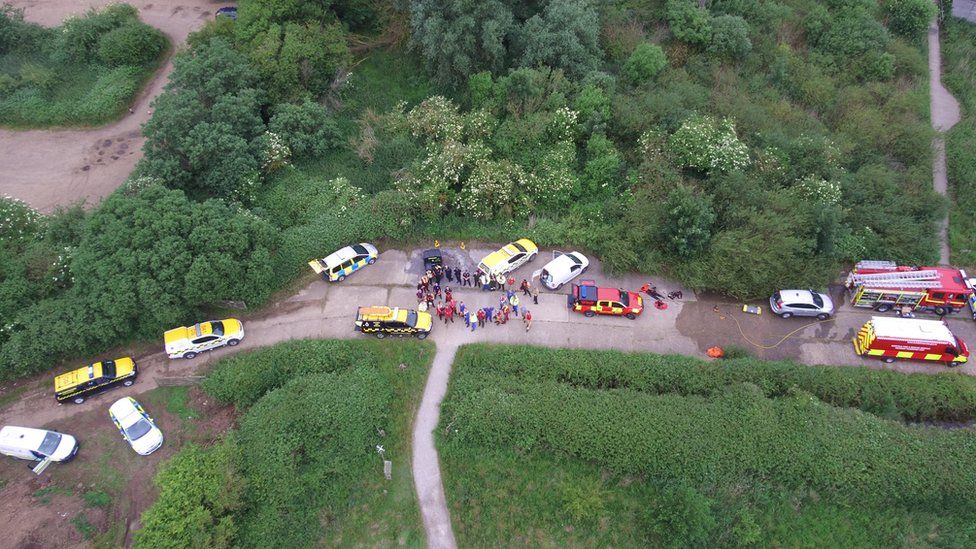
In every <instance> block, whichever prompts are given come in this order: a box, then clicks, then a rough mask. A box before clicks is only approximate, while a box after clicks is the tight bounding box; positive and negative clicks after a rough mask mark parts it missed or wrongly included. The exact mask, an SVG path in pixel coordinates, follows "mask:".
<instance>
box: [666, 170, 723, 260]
mask: <svg viewBox="0 0 976 549" xmlns="http://www.w3.org/2000/svg"><path fill="white" fill-rule="evenodd" d="M664 211H665V217H664V222H663V223H662V224H661V230H662V234H661V241H662V245H663V247H664V248H666V249H668V250H669V251H672V252H673V253H674V254H676V255H678V256H680V257H690V256H693V255H695V254H697V253H698V252H700V251H701V250H702V249H703V248H705V247H706V246H707V245H708V241H709V239H711V236H712V224H713V223H715V212H714V211H713V210H712V201H711V200H709V198H708V197H704V196H700V195H697V194H695V192H694V191H692V190H691V189H689V188H688V187H686V186H684V185H679V186H677V187H675V188H674V190H672V191H671V194H669V195H668V201H667V203H665V205H664Z"/></svg>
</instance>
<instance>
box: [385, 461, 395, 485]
mask: <svg viewBox="0 0 976 549" xmlns="http://www.w3.org/2000/svg"><path fill="white" fill-rule="evenodd" d="M383 476H384V477H386V480H392V479H393V462H392V461H389V460H383Z"/></svg>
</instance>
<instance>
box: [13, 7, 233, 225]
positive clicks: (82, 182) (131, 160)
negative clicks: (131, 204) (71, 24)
mask: <svg viewBox="0 0 976 549" xmlns="http://www.w3.org/2000/svg"><path fill="white" fill-rule="evenodd" d="M12 3H13V5H14V6H16V7H19V8H24V16H25V18H26V19H27V20H28V21H32V22H35V23H40V24H42V25H45V26H55V25H58V24H60V23H61V21H62V20H64V18H65V17H67V16H70V15H80V14H82V13H84V12H85V11H87V10H88V9H90V8H101V7H103V6H105V5H107V4H110V3H111V1H110V0H81V1H55V2H50V1H49V2H44V1H39V0H13V2H12ZM128 3H129V4H132V5H133V6H135V7H136V8H137V9H138V10H139V16H140V18H142V20H143V21H144V22H146V23H148V24H150V25H152V26H154V27H157V28H158V29H160V30H161V31H163V32H164V33H166V35H167V36H168V37H169V39H170V41H171V42H172V44H173V46H174V47H179V46H180V45H181V44H182V43H183V42H184V41H185V40H186V37H187V35H188V34H189V33H190V32H192V31H194V30H196V29H198V28H200V27H201V26H203V24H204V22H206V21H207V20H209V19H210V18H212V17H213V12H214V11H215V10H216V8H218V7H220V6H222V5H226V4H227V3H228V2H220V1H209V0H129V2H128ZM172 68H173V65H172V63H171V61H170V60H167V61H166V63H165V65H164V66H163V68H162V69H161V70H160V71H158V72H157V73H156V75H155V76H154V77H153V78H152V80H151V81H150V82H149V83H148V84H147V86H146V88H145V89H143V91H142V92H141V93H140V95H139V97H138V98H137V99H136V102H135V104H134V105H133V111H134V113H133V114H128V115H126V116H125V117H123V118H122V119H121V120H119V121H117V122H114V123H112V124H108V125H106V126H101V127H98V128H85V129H62V130H24V131H18V130H3V129H0V194H6V195H10V196H13V197H15V198H19V199H21V200H24V201H26V202H27V203H28V204H30V205H31V206H33V207H34V208H36V209H38V210H40V211H41V212H43V213H50V212H52V211H53V210H55V209H56V208H57V207H58V206H68V205H71V204H74V203H77V202H83V203H85V204H87V205H88V206H92V205H94V204H97V203H98V202H99V201H100V200H102V199H103V198H104V197H105V196H107V195H108V194H109V193H111V192H112V191H114V190H115V189H116V188H117V187H118V186H119V185H121V184H122V182H123V181H125V178H126V177H128V176H129V173H131V172H132V169H133V167H134V166H135V165H136V162H138V161H139V159H140V158H142V144H143V141H144V139H143V138H142V135H141V133H140V128H141V126H142V124H143V123H144V122H146V121H147V120H148V119H149V104H150V103H151V102H152V100H153V99H155V97H156V96H157V95H159V94H160V93H161V92H162V89H163V86H164V85H165V84H166V82H167V79H168V76H169V73H170V71H171V70H172Z"/></svg>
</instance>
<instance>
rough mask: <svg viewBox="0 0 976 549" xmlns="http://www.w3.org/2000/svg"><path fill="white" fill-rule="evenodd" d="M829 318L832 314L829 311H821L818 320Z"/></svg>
mask: <svg viewBox="0 0 976 549" xmlns="http://www.w3.org/2000/svg"><path fill="white" fill-rule="evenodd" d="M828 318H830V315H828V314H827V313H820V314H819V315H817V320H827V319H828Z"/></svg>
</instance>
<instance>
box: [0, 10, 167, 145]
mask: <svg viewBox="0 0 976 549" xmlns="http://www.w3.org/2000/svg"><path fill="white" fill-rule="evenodd" d="M167 45H168V41H167V39H166V37H165V36H164V35H163V34H162V33H161V32H159V31H158V30H156V29H155V28H153V27H150V26H149V25H146V24H144V23H141V22H140V21H139V19H138V17H137V13H136V11H135V8H133V7H132V6H129V5H127V4H114V5H111V6H109V7H107V8H105V9H104V10H102V11H101V12H95V11H89V12H88V13H86V14H85V15H84V16H82V17H72V18H69V19H67V20H66V21H65V22H64V24H63V25H61V26H60V27H57V28H54V29H45V28H42V27H40V26H38V25H35V24H32V23H26V22H24V21H23V17H22V14H21V13H19V12H18V11H17V10H14V9H13V8H3V9H0V124H4V125H9V126H17V127H31V126H51V125H81V124H99V123H103V122H106V121H108V120H111V119H113V118H115V117H117V116H119V115H120V114H122V113H123V112H124V111H125V108H126V107H127V106H128V105H129V104H130V103H131V101H132V100H133V98H134V97H135V96H136V94H137V93H138V92H139V89H140V87H141V85H142V83H143V82H144V81H145V80H146V79H147V78H148V76H149V75H150V74H151V73H152V72H153V71H154V70H155V68H156V66H157V62H158V60H159V59H160V58H161V57H162V55H163V54H164V52H165V51H166V48H167Z"/></svg>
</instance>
